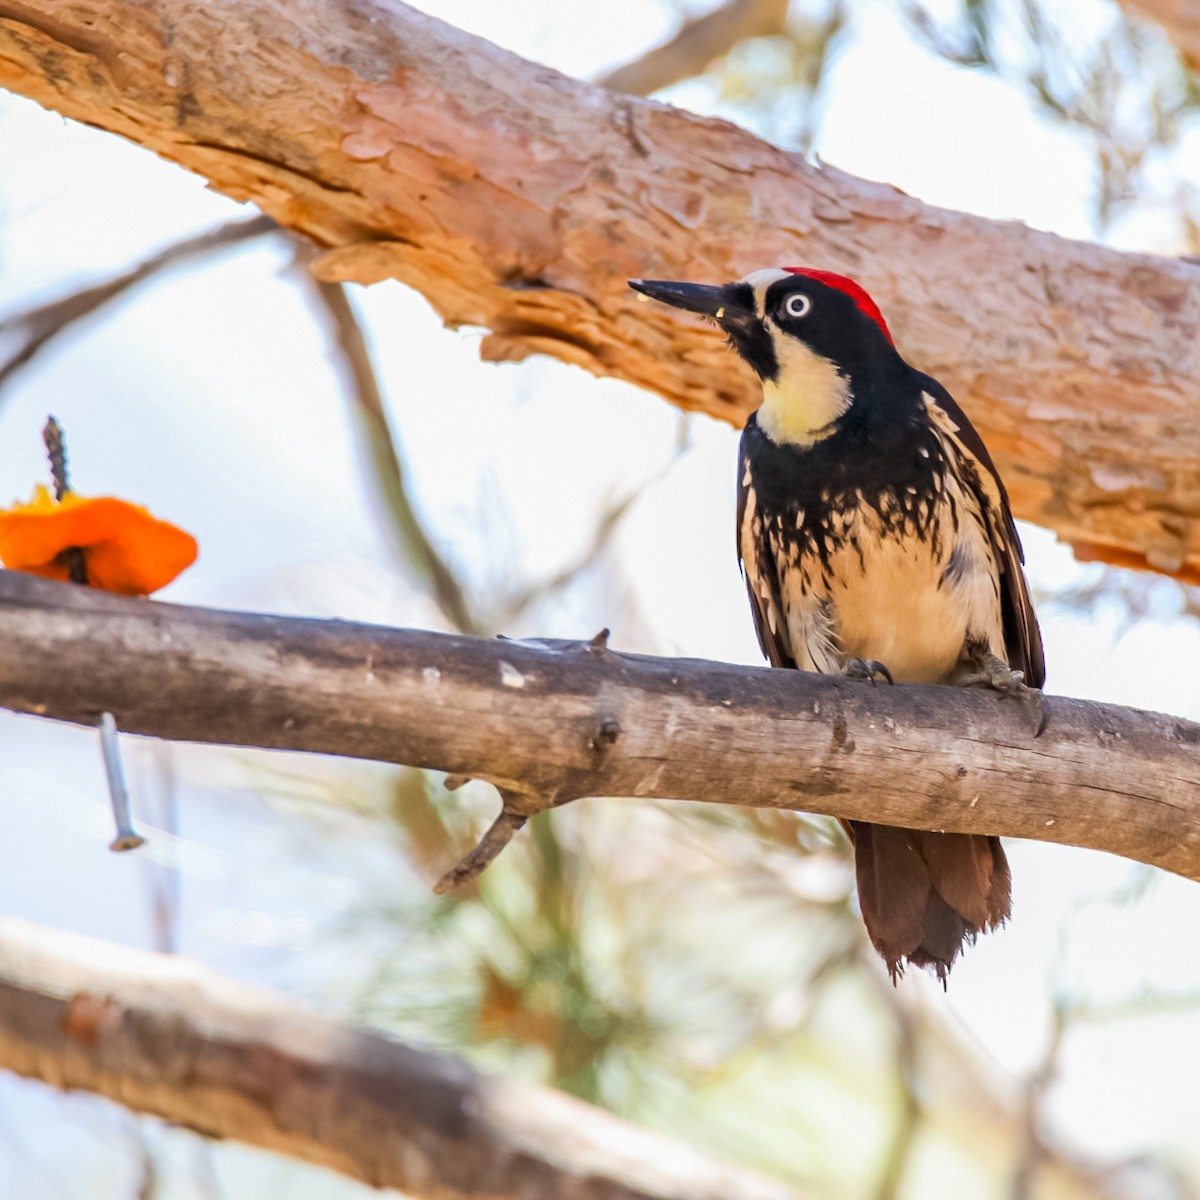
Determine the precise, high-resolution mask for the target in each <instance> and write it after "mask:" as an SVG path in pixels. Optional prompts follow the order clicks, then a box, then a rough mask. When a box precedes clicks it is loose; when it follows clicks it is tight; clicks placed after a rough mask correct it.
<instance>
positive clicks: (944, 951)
mask: <svg viewBox="0 0 1200 1200" xmlns="http://www.w3.org/2000/svg"><path fill="white" fill-rule="evenodd" d="M846 825H847V832H848V833H849V834H850V836H851V839H852V840H853V842H854V862H855V872H856V874H857V877H858V899H859V904H860V905H861V906H862V915H863V921H864V922H865V923H866V926H867V932H868V933H869V934H870V935H871V941H872V943H873V944H874V946H875V949H876V950H878V951H879V953H880V955H882V957H883V959H884V961H885V962H886V963H887V967H888V971H889V973H890V974H891V976H892V979H893V981H895V980H896V979H897V978H898V977H899V976H900V975H902V974H903V973H904V966H905V964H906V963H911V964H912V965H913V966H916V967H931V968H933V970H934V971H935V972H936V974H937V977H938V978H939V979H940V980H941V981H942V982H943V984H944V983H945V981H946V974H947V972H948V971H949V970H950V967H951V965H952V964H953V963H954V960H955V959H956V958H957V957H958V954H959V951H960V950H961V949H962V948H963V945H964V944H965V943H966V942H973V941H974V940H975V938H976V936H977V935H978V934H980V933H986V932H987V931H988V930H989V929H994V928H996V926H998V925H1002V924H1003V923H1004V922H1005V920H1007V918H1008V915H1009V911H1010V908H1011V886H1012V884H1011V878H1010V876H1009V871H1008V860H1007V859H1006V858H1005V856H1004V849H1003V847H1002V846H1001V845H1000V839H999V838H995V837H984V836H982V835H979V834H967V833H926V832H923V831H922V830H918V829H900V828H898V827H896V826H894V825H869V824H865V823H863V822H861V821H850V822H846Z"/></svg>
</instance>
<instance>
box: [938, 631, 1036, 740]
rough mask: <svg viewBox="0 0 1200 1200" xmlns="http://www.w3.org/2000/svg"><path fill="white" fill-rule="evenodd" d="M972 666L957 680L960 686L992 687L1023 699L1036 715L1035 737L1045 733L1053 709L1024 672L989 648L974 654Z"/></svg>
mask: <svg viewBox="0 0 1200 1200" xmlns="http://www.w3.org/2000/svg"><path fill="white" fill-rule="evenodd" d="M969 665H970V666H971V667H974V670H973V671H968V672H967V673H966V674H965V675H960V676H959V677H958V678H957V679H956V680H955V683H956V684H958V686H959V687H987V688H991V689H992V690H993V691H996V692H999V693H1000V694H1001V695H1002V696H1011V697H1012V698H1013V699H1014V700H1019V701H1021V703H1022V704H1023V705H1024V706H1025V707H1026V708H1028V709H1029V710H1030V712H1031V713H1032V714H1033V717H1034V734H1033V736H1034V737H1041V735H1042V733H1043V732H1045V729H1046V723H1047V722H1048V721H1049V720H1050V710H1049V708H1048V707H1047V706H1046V697H1045V696H1044V695H1043V694H1042V693H1041V692H1040V691H1038V689H1037V688H1031V687H1028V686H1026V683H1025V673H1024V672H1023V671H1014V670H1013V669H1012V667H1010V666H1009V665H1008V663H1006V662H1005V661H1004V660H1003V659H1002V658H998V657H997V656H996V655H995V654H993V653H992V652H991V651H990V650H984V651H980V652H978V653H976V654H974V655H972V657H971V660H970V663H969Z"/></svg>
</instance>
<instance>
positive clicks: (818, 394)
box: [629, 267, 903, 444]
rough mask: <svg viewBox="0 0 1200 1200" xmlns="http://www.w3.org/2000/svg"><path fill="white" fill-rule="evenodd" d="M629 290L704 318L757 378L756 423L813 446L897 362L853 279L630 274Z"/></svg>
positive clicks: (791, 271)
mask: <svg viewBox="0 0 1200 1200" xmlns="http://www.w3.org/2000/svg"><path fill="white" fill-rule="evenodd" d="M629 284H630V287H632V288H634V290H635V291H638V292H641V293H642V294H643V295H645V296H649V297H651V298H652V299H655V300H661V301H663V302H664V303H666V304H670V305H673V306H674V307H676V308H682V309H686V310H687V311H689V312H696V313H701V314H702V315H704V316H706V317H711V318H712V319H713V320H715V321H716V322H717V324H718V325H720V327H721V328H722V329H723V330H724V331H725V332H726V333H727V334H728V335H729V341H730V344H731V345H732V346H733V347H734V349H736V350H737V352H738V353H739V354H740V355H741V356H742V358H744V359H745V360H746V362H747V363H749V365H750V366H751V367H752V368H753V369H754V371H755V373H756V374H757V375H758V377H759V379H761V380H762V384H763V407H762V409H761V410H760V413H759V424H760V425H762V426H763V428H764V429H765V430H766V431H767V432H768V433H769V434H770V436H771V437H773V438H775V440H777V441H788V442H796V443H799V444H812V443H813V442H815V441H818V440H820V438H821V437H823V436H827V434H828V432H830V431H832V428H833V426H834V423H835V422H836V421H837V420H838V418H839V417H840V416H841V415H842V414H843V413H845V412H847V411H848V410H849V409H850V407H851V405H852V404H853V403H854V401H855V398H856V396H861V395H863V394H865V392H866V391H867V390H869V385H870V384H871V383H873V382H874V381H876V380H878V379H880V378H883V377H885V376H888V375H890V374H892V373H893V372H895V371H896V370H897V369H902V368H903V360H901V359H900V356H899V355H898V354H897V352H896V349H895V346H894V344H893V342H892V335H891V333H890V332H889V331H888V327H887V324H886V322H885V321H884V319H883V314H882V313H880V311H879V309H878V307H877V306H876V304H875V302H874V301H873V300H872V299H871V297H870V296H868V295H867V293H866V292H865V291H864V290H863V289H862V288H861V287H859V285H858V284H857V283H855V282H854V281H853V280H852V279H847V278H846V277H845V276H844V275H835V274H834V273H833V272H831V271H813V270H808V269H806V268H800V267H790V268H781V269H778V270H764V271H755V272H753V273H752V274H750V275H747V276H746V277H745V278H744V279H739V280H738V281H737V282H736V283H728V284H723V285H719V286H709V285H706V284H695V283H672V282H667V281H663V280H650V279H631V280H630V281H629Z"/></svg>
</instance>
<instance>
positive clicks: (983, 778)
mask: <svg viewBox="0 0 1200 1200" xmlns="http://www.w3.org/2000/svg"><path fill="white" fill-rule="evenodd" d="M97 663H103V664H104V669H103V670H102V671H100V670H96V664H97ZM1047 703H1048V704H1049V719H1048V722H1047V725H1046V728H1045V731H1044V732H1043V733H1042V734H1041V735H1040V736H1036V730H1037V728H1038V723H1039V717H1040V715H1041V714H1040V713H1039V712H1037V711H1034V710H1032V709H1031V708H1030V707H1028V706H1026V705H1024V704H1022V703H1021V702H1020V701H1017V700H1015V699H1003V698H1001V697H998V696H996V695H994V694H985V693H982V692H979V691H973V690H970V689H963V688H951V687H922V686H916V685H897V686H895V687H883V686H879V687H871V686H869V685H867V684H864V683H858V682H854V681H851V680H846V679H841V678H839V677H834V676H824V675H814V674H810V673H808V672H802V671H776V670H770V669H768V668H756V667H739V666H731V665H728V664H724V663H712V662H701V661H698V660H692V659H670V658H651V657H647V656H643V655H633V654H618V653H616V652H614V651H612V650H609V649H607V648H606V647H605V646H604V645H603V643H602V642H601V641H600V640H599V639H597V640H594V641H592V642H551V643H539V642H515V641H504V640H500V639H497V640H486V639H483V638H467V637H457V636H450V635H447V634H438V633H427V632H423V631H418V630H400V629H387V628H384V627H382V626H375V625H356V624H351V623H349V622H344V621H314V620H307V619H302V618H295V617H272V616H260V615H256V614H250V613H228V612H217V611H213V610H208V609H199V608H184V607H181V606H177V605H171V604H159V603H151V602H147V601H143V600H139V599H131V598H128V597H122V596H112V595H107V594H105V593H102V592H97V591H93V590H91V589H88V588H80V587H74V586H72V585H70V584H59V583H50V582H48V581H46V580H42V579H36V578H34V577H32V576H24V575H19V574H16V573H15V572H11V571H0V706H3V707H5V708H9V709H13V710H15V711H18V712H26V713H33V714H36V715H38V716H45V717H56V718H59V719H62V720H67V721H74V722H78V723H80V724H94V723H95V721H96V720H97V719H98V717H99V715H100V713H102V712H111V713H113V714H114V716H115V717H116V720H117V724H118V725H119V726H120V728H121V729H123V730H125V731H127V732H131V733H142V734H150V735H153V736H156V737H164V738H173V739H176V740H181V741H200V742H222V743H228V744H231V745H239V746H263V747H268V748H274V749H286V750H311V751H317V752H320V753H323V754H341V755H348V756H354V757H359V758H371V759H378V760H380V761H383V762H396V763H406V764H408V765H411V766H417V767H427V768H433V769H438V770H444V771H448V772H451V773H452V774H454V775H456V776H461V777H468V778H480V779H487V780H489V781H490V782H492V783H494V784H495V785H496V786H497V787H498V788H499V789H500V792H501V794H502V795H503V798H504V808H505V811H506V812H507V813H508V814H509V819H508V821H507V822H506V823H505V824H506V826H512V827H513V828H515V827H516V825H517V824H518V822H517V821H516V818H518V817H519V818H525V817H528V816H531V815H533V814H535V813H537V812H539V811H541V810H544V809H548V808H553V807H555V806H556V805H560V804H564V803H566V802H568V801H571V800H575V799H579V798H581V797H584V796H632V797H638V798H644V797H661V798H664V799H691V800H704V801H709V802H713V803H719V804H740V805H747V806H758V807H764V808H789V809H801V810H806V811H810V812H819V813H828V814H830V815H832V816H837V817H847V818H850V819H853V820H858V821H876V822H880V823H883V824H889V825H905V826H909V827H911V828H919V829H932V830H948V831H951V832H959V833H988V834H1004V835H1008V836H1014V837H1025V838H1037V839H1039V840H1043V841H1051V842H1063V843H1067V844H1070V845H1077V846H1091V847H1093V848H1095V849H1098V850H1108V851H1111V852H1112V853H1114V854H1123V855H1125V856H1126V857H1128V858H1132V859H1136V860H1137V861H1139V862H1144V863H1150V864H1153V865H1155V866H1159V867H1163V868H1164V869H1166V870H1169V871H1175V872H1178V873H1179V874H1182V875H1186V876H1188V877H1190V878H1193V879H1200V726H1197V725H1194V724H1191V723H1190V722H1187V721H1182V720H1179V719H1176V718H1174V717H1167V716H1159V715H1156V714H1152V713H1144V712H1138V711H1136V710H1134V709H1127V708H1118V707H1116V706H1115V705H1107V704H1094V703H1089V702H1086V701H1082V700H1070V699H1067V698H1064V697H1059V696H1054V697H1051V698H1049V699H1048V701H1047ZM512 831H513V830H512V828H505V829H503V830H498V831H497V832H498V833H500V834H503V833H507V834H511V832H512ZM505 840H506V839H505ZM495 843H496V838H493V839H492V844H493V846H494V848H495V849H496V850H498V849H499V848H500V847H499V845H498V844H495ZM488 849H489V847H488V846H485V847H483V848H482V851H481V852H483V853H486V852H487V851H488ZM447 865H449V864H447ZM464 865H465V864H464ZM450 882H452V880H451V881H450Z"/></svg>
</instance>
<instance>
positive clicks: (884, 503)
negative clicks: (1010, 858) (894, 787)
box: [630, 267, 1045, 983]
mask: <svg viewBox="0 0 1200 1200" xmlns="http://www.w3.org/2000/svg"><path fill="white" fill-rule="evenodd" d="M630 284H631V286H632V287H633V288H634V289H635V290H637V291H638V292H641V293H642V294H643V295H645V296H649V297H651V298H653V299H655V300H661V301H663V302H664V303H666V304H670V305H673V306H674V307H676V308H682V309H686V310H687V311H689V312H694V313H700V314H702V315H703V316H706V317H709V318H711V319H712V320H714V321H716V323H717V324H718V325H719V326H720V327H721V329H723V330H724V331H725V333H726V334H727V335H728V337H729V341H730V343H731V344H732V346H733V347H734V349H735V350H736V351H737V352H738V353H739V354H740V355H741V356H742V358H743V359H745V360H746V362H747V363H748V364H749V365H750V366H751V367H752V368H753V369H754V371H755V373H756V374H757V375H758V377H759V379H760V380H761V382H762V389H763V402H762V406H761V407H760V408H759V409H758V411H757V412H756V413H755V414H754V415H753V416H751V418H750V420H749V421H748V422H747V423H746V428H745V431H744V432H743V434H742V440H741V452H740V457H739V463H738V506H737V507H738V518H737V521H738V528H737V538H738V555H739V558H740V560H741V563H742V568H743V571H744V573H745V577H746V586H747V590H748V591H749V593H750V606H751V610H752V612H753V615H754V625H755V629H756V630H757V632H758V640H759V644H760V645H761V646H762V650H763V653H764V654H765V655H766V657H767V658H768V659H769V660H770V662H771V664H772V666H776V667H798V668H800V669H801V670H806V671H821V672H825V673H828V674H838V673H840V674H843V675H848V676H851V677H854V678H859V679H867V680H871V681H874V680H875V679H876V678H877V677H878V678H884V679H887V680H888V681H891V680H893V679H894V680H896V681H902V682H912V683H960V684H984V685H987V686H991V687H993V688H996V689H998V690H1000V691H1002V692H1010V693H1013V692H1021V693H1023V692H1024V691H1025V689H1026V688H1027V687H1032V688H1040V687H1041V686H1042V682H1043V678H1044V674H1045V668H1044V663H1043V658H1042V642H1041V635H1040V633H1039V631H1038V625H1037V618H1036V617H1035V616H1034V612H1033V607H1032V605H1031V603H1030V599H1029V588H1028V585H1027V583H1026V581H1025V575H1024V572H1023V571H1022V562H1023V561H1024V560H1023V555H1022V551H1021V543H1020V541H1019V539H1018V537H1017V531H1016V529H1015V528H1014V526H1013V520H1012V514H1011V512H1010V511H1009V506H1008V497H1007V495H1006V493H1005V490H1004V484H1003V483H1002V482H1001V480H1000V477H999V476H998V475H997V473H996V468H995V466H994V465H993V463H992V460H991V457H990V456H989V454H988V452H987V450H986V448H985V447H984V445H983V442H982V441H981V440H980V437H979V434H978V433H976V432H975V430H974V428H973V427H972V426H971V423H970V422H969V421H968V420H967V418H966V416H965V415H964V414H963V411H962V409H960V408H959V407H958V405H957V404H956V403H955V402H954V400H953V398H952V397H951V396H950V394H949V393H948V392H947V391H946V389H945V388H944V387H942V386H941V384H939V383H938V382H937V381H936V380H935V379H932V378H930V377H929V376H928V375H923V374H922V373H921V372H920V371H918V370H916V369H915V368H914V367H911V366H909V364H908V363H907V362H905V361H904V359H903V358H901V357H900V354H899V352H898V351H897V350H896V347H895V344H894V342H893V341H892V335H891V333H890V332H889V330H888V327H887V324H886V322H885V321H884V319H883V315H882V314H881V313H880V311H879V309H878V307H876V305H875V303H874V301H872V299H871V298H870V296H868V295H867V293H866V292H865V291H864V290H863V289H862V288H861V287H859V285H858V284H857V283H855V282H854V281H853V280H851V279H847V278H846V277H845V276H842V275H835V274H833V273H832V272H829V271H816V270H807V269H804V268H799V267H790V268H786V269H780V270H763V271H755V272H754V273H753V274H751V275H747V276H746V277H745V278H744V279H741V280H739V281H737V282H736V283H730V284H725V285H721V286H707V285H702V284H694V283H676V282H667V281H658V280H645V279H639V280H631V281H630ZM843 825H844V827H845V829H846V832H847V833H848V834H849V836H850V839H851V841H852V842H853V844H854V857H855V871H856V875H857V880H858V895H859V901H860V904H861V907H862V914H863V919H864V921H865V922H866V926H867V931H868V933H869V934H870V936H871V941H872V942H873V943H874V945H875V948H876V950H878V951H879V953H880V955H881V956H882V957H883V959H884V961H885V962H886V963H887V966H888V970H889V972H890V973H891V975H892V979H893V980H895V979H896V978H897V977H898V976H899V975H900V974H901V973H903V970H904V966H905V964H906V963H911V964H912V965H914V966H919V967H929V968H931V969H932V970H934V971H935V972H936V973H937V976H938V977H939V978H940V979H941V980H942V981H943V983H944V982H945V979H946V973H947V971H949V969H950V966H951V964H952V963H953V962H954V960H955V958H956V957H957V956H958V953H959V951H960V950H961V949H962V947H963V945H964V943H965V942H968V941H973V940H974V939H975V937H976V935H977V934H979V933H982V932H985V931H987V930H989V929H994V928H995V927H996V926H998V925H1000V924H1002V923H1003V922H1004V921H1005V920H1006V919H1007V917H1008V915H1009V911H1010V877H1009V870H1008V862H1007V860H1006V859H1005V856H1004V850H1003V849H1002V847H1001V845H1000V840H999V839H998V838H995V837H985V836H981V835H975V834H960V833H926V832H922V831H919V830H910V829H901V828H897V827H894V826H889V825H872V824H867V823H865V822H862V821H844V822H843Z"/></svg>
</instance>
